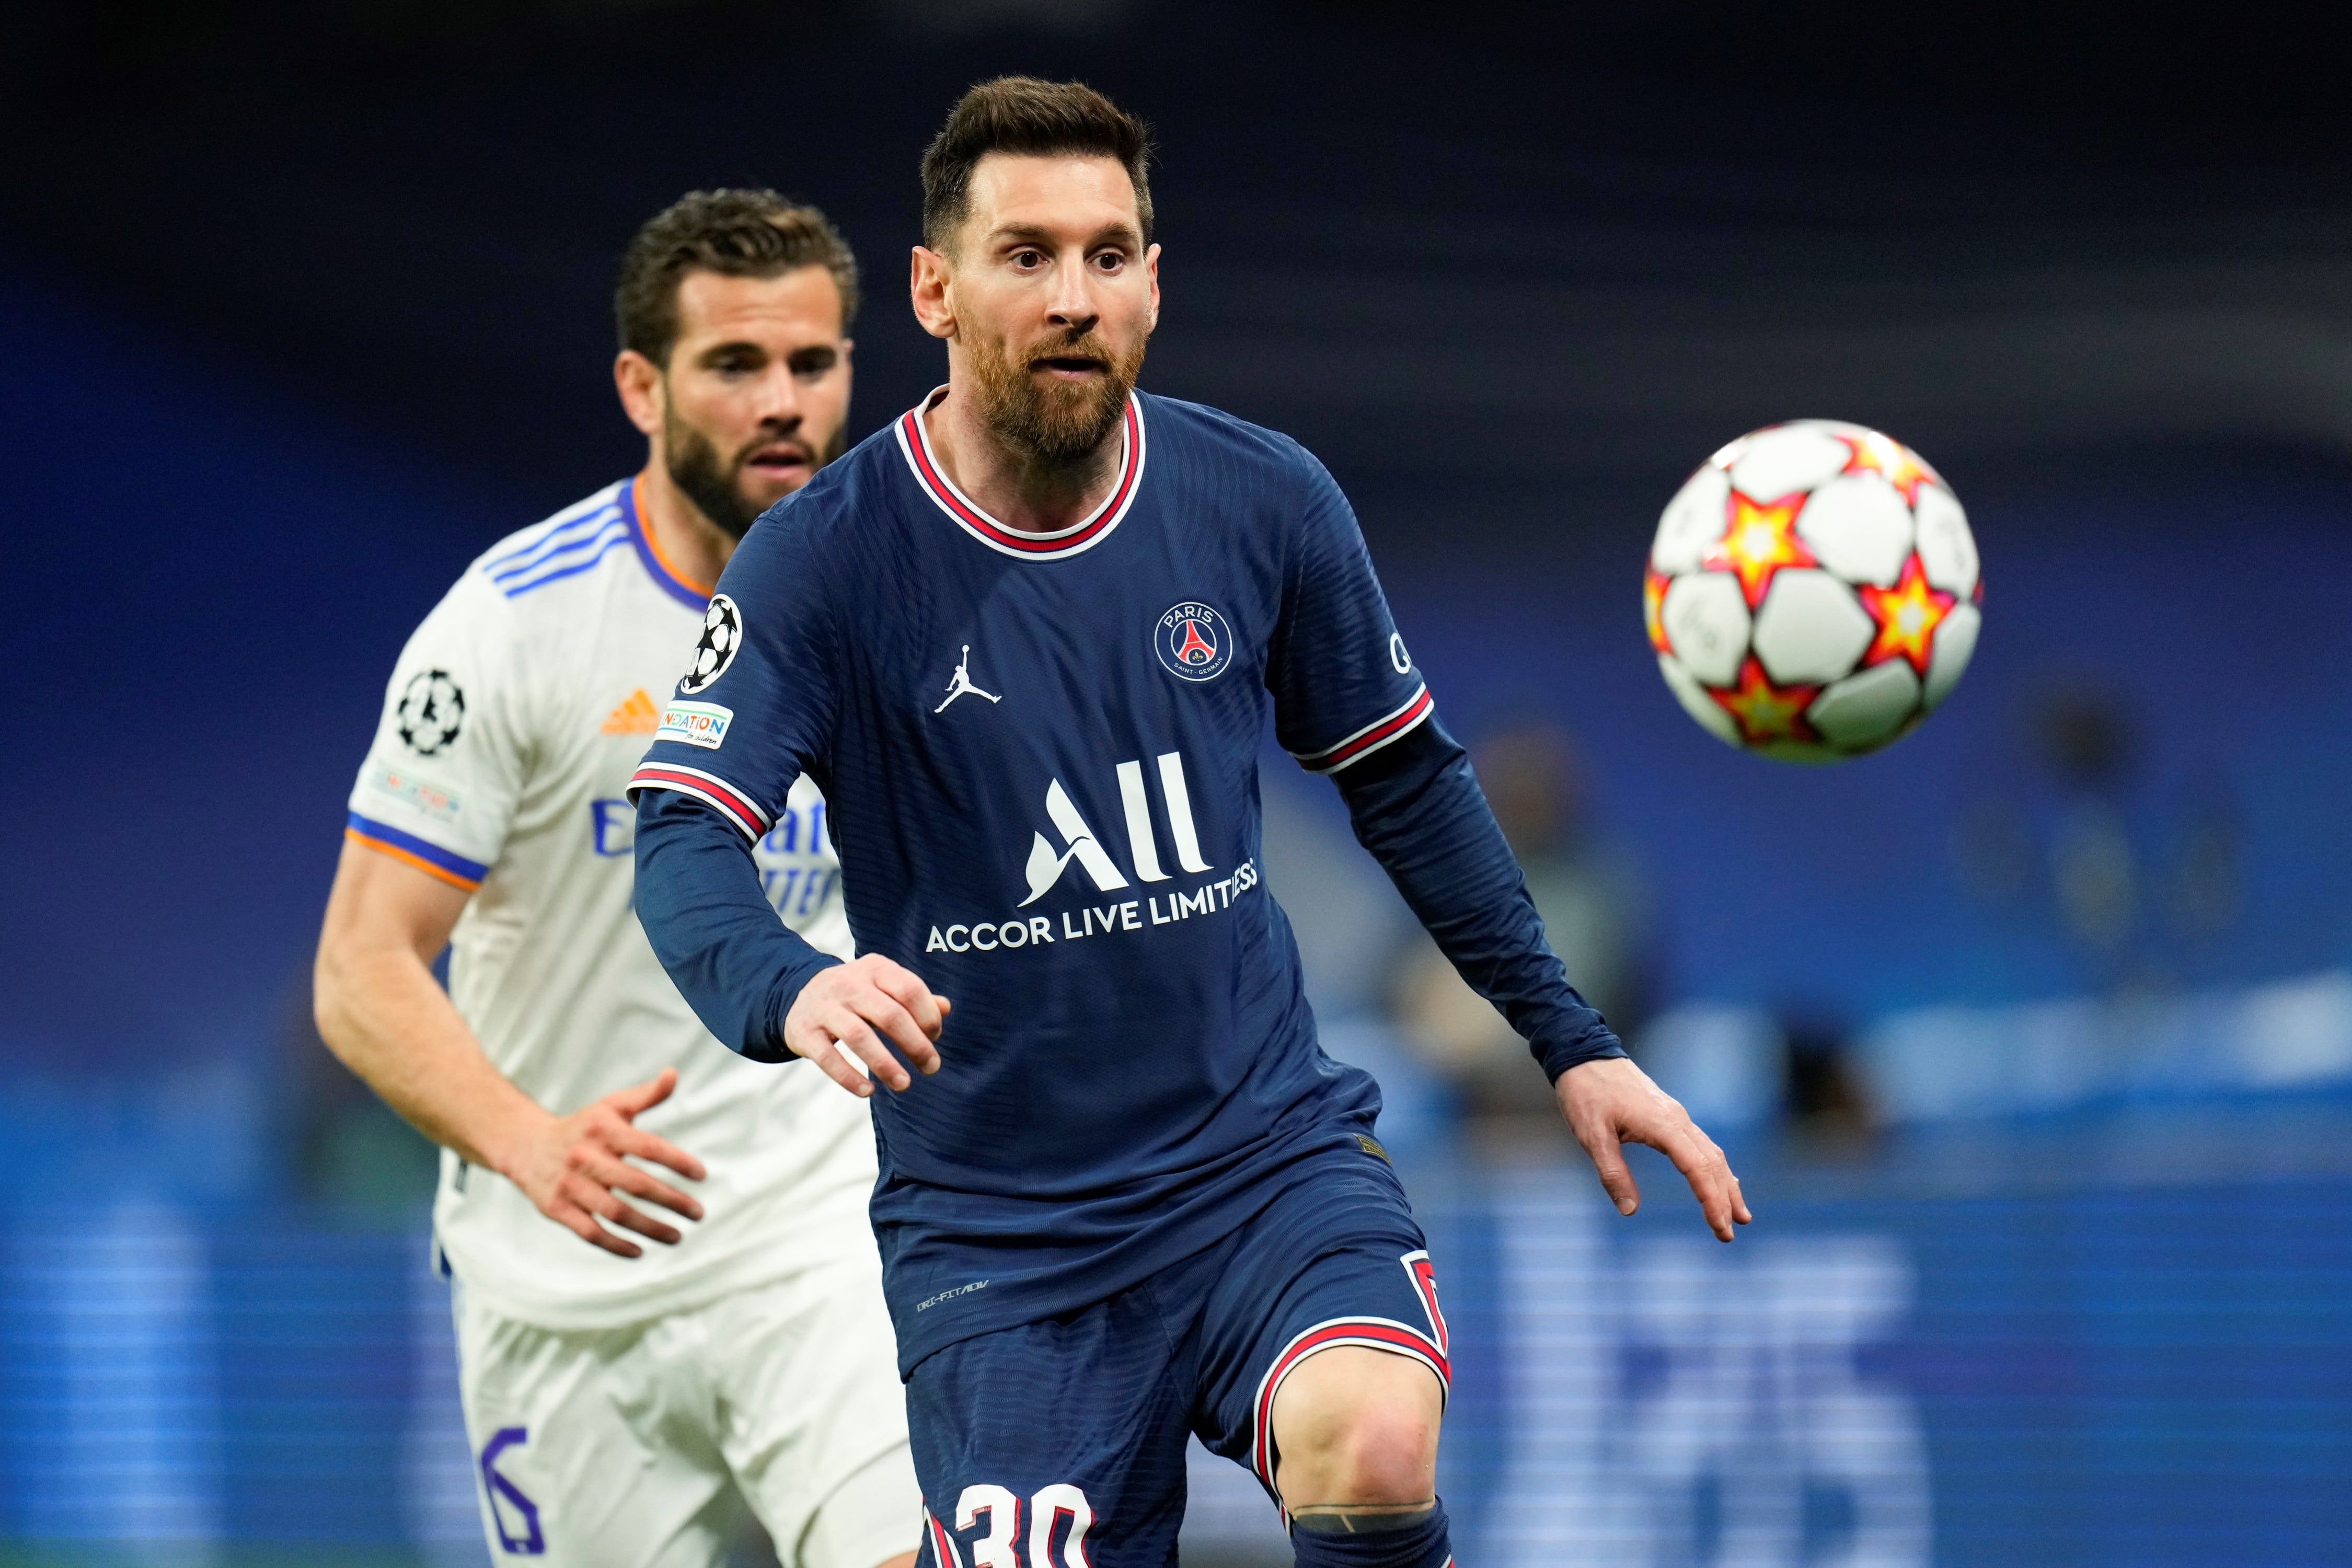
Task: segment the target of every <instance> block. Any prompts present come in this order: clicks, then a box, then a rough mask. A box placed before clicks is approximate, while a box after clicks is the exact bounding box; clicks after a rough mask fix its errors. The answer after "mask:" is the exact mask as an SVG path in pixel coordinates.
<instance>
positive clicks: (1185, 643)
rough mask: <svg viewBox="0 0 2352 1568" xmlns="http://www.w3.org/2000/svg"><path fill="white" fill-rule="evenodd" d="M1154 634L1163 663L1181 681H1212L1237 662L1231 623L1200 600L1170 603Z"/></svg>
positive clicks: (1154, 628) (1153, 630)
mask: <svg viewBox="0 0 2352 1568" xmlns="http://www.w3.org/2000/svg"><path fill="white" fill-rule="evenodd" d="M1152 637H1153V640H1154V644H1155V646H1157V647H1158V648H1159V649H1160V663H1162V664H1164V665H1166V666H1167V667H1168V673H1169V674H1171V675H1172V676H1175V677H1176V678H1177V679H1180V680H1213V679H1216V678H1217V677H1218V676H1220V675H1223V673H1224V672H1225V666H1227V665H1229V664H1231V663H1233V661H1234V629H1233V627H1232V626H1231V625H1229V624H1228V623H1227V622H1226V620H1225V617H1224V616H1221V615H1219V614H1218V613H1217V612H1216V611H1215V610H1213V609H1212V608H1210V607H1209V606H1208V605H1204V604H1202V603H1201V602H1200V601H1199V600H1198V599H1187V600H1185V601H1184V602H1183V603H1181V604H1179V605H1171V606H1170V607H1169V610H1168V613H1167V614H1166V615H1164V616H1160V624H1159V625H1158V626H1155V627H1153V628H1152Z"/></svg>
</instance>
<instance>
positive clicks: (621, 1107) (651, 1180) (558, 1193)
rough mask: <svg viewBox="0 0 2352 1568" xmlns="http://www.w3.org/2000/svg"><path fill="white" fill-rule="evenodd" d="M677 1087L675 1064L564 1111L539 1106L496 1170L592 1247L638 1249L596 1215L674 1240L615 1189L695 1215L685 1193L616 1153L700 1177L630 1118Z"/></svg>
mask: <svg viewBox="0 0 2352 1568" xmlns="http://www.w3.org/2000/svg"><path fill="white" fill-rule="evenodd" d="M676 1088H677V1068H663V1069H662V1071H661V1076H660V1077H658V1078H656V1079H650V1080H649V1081H647V1082H645V1083H641V1084H637V1085H635V1087H633V1088H630V1089H615V1090H614V1091H613V1092H612V1093H611V1094H608V1095H606V1096H604V1099H602V1100H597V1101H595V1102H594V1103H593V1104H591V1105H587V1106H584V1107H583V1108H582V1109H580V1110H575V1111H573V1112H572V1114H571V1115H569V1116H545V1115H544V1114H543V1113H542V1115H541V1120H539V1121H537V1122H536V1123H535V1124H534V1126H533V1127H532V1128H531V1130H530V1131H529V1132H528V1133H527V1134H526V1135H525V1137H524V1138H523V1140H522V1142H521V1146H520V1150H519V1151H518V1152H517V1153H516V1154H515V1155H514V1156H513V1157H512V1158H511V1159H509V1160H507V1161H505V1162H502V1165H501V1169H502V1173H504V1174H505V1175H506V1176H507V1177H508V1178H509V1180H511V1181H512V1182H513V1183H514V1184H515V1185H516V1186H518V1187H520V1188H521V1189H522V1191H523V1195H524V1196H526V1197H528V1198H530V1201H531V1202H532V1204H534V1205H537V1207H538V1209H539V1212H540V1213H541V1214H543V1215H546V1216H547V1217H548V1218H550V1219H551V1220H553V1221H554V1222H555V1223H556V1224H558V1225H560V1226H564V1227H565V1228H566V1229H568V1230H570V1231H571V1232H572V1234H573V1235H575V1236H577V1237H580V1239H581V1240H583V1241H584V1242H587V1243H588V1244H589V1245H590V1246H592V1247H603V1248H604V1250H605V1251H607V1252H612V1253H617V1254H619V1255H620V1256H621V1257H623V1258H635V1257H637V1256H639V1255H640V1254H642V1253H643V1252H644V1251H645V1248H643V1247H639V1246H638V1245H637V1244H636V1243H635V1242H634V1241H631V1240H630V1239H629V1238H628V1237H625V1236H615V1235H614V1233H613V1232H612V1231H611V1230H609V1229H607V1228H605V1226H603V1225H600V1224H598V1223H597V1222H598V1220H599V1218H600V1217H601V1218H602V1219H604V1220H609V1221H610V1222H611V1223H612V1224H614V1225H617V1226H622V1227H623V1228H625V1229H628V1230H634V1231H635V1232H636V1233H637V1234H638V1235H639V1236H642V1237H647V1238H648V1239H650V1240H653V1241H658V1242H660V1243H661V1244H662V1245H663V1246H665V1247H669V1246H675V1245H676V1244H677V1240H678V1234H679V1233H678V1231H677V1227H676V1226H669V1225H665V1224H664V1223H663V1222H661V1221H660V1220H658V1219H656V1218H655V1217H654V1216H653V1215H649V1214H647V1213H646V1212H645V1211H644V1210H643V1209H641V1208H639V1207H637V1206H636V1205H635V1204H632V1203H628V1202H625V1200H624V1199H623V1198H622V1197H621V1195H620V1194H623V1193H626V1194H629V1195H630V1196H631V1197H638V1198H643V1199H645V1200H646V1202H647V1203H650V1204H658V1205H661V1206H662V1207H664V1208H666V1209H669V1210H671V1211H673V1212H675V1213H677V1214H681V1215H685V1216H686V1217H687V1218H688V1219H700V1218H701V1217H702V1205H700V1204H698V1203H697V1202H696V1201H695V1200H694V1199H693V1198H691V1197H689V1196H688V1195H687V1194H684V1193H681V1192H679V1191H678V1190H677V1188H676V1187H673V1186H671V1185H669V1184H667V1183H666V1182H663V1181H661V1180H659V1179H658V1178H656V1176H654V1175H653V1174H652V1173H649V1172H647V1171H646V1170H645V1169H644V1168H643V1167H641V1166H637V1165H632V1164H630V1163H628V1162H627V1161H626V1160H625V1159H623V1158H622V1156H623V1155H626V1154H634V1155H635V1156H636V1157H637V1158H638V1159H641V1160H650V1161H652V1162H653V1163H656V1164H657V1165H666V1166H667V1167H668V1168H669V1169H671V1170H673V1171H676V1172H677V1173H678V1174H679V1175H681V1176H684V1177H685V1178H686V1179H687V1180H688V1181H691V1182H698V1181H700V1180H702V1178H703V1174H704V1173H703V1169H702V1162H701V1161H699V1160H698V1159H696V1158H695V1157H694V1156H693V1155H691V1154H688V1153H687V1152H685V1151H684V1150H682V1149H679V1148H678V1147H677V1145H675V1144H673V1143H671V1142H669V1140H667V1138H657V1137H656V1136H655V1135H654V1134H652V1133H650V1132H647V1131H645V1130H644V1129H643V1128H640V1127H638V1126H636V1125H635V1121H636V1119H637V1117H638V1116H640V1115H641V1114H643V1113H644V1112H645V1111H646V1110H650V1109H651V1108H652V1107H654V1106H656V1105H659V1104H660V1103H661V1102H662V1101H663V1100H667V1099H668V1098H669V1097H670V1091H671V1090H673V1089H676Z"/></svg>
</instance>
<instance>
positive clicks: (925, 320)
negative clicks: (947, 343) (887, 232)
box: [907, 245, 956, 338]
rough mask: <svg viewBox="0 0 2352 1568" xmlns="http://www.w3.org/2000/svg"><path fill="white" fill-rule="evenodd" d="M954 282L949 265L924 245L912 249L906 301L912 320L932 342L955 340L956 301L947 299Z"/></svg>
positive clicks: (944, 259) (934, 251)
mask: <svg viewBox="0 0 2352 1568" xmlns="http://www.w3.org/2000/svg"><path fill="white" fill-rule="evenodd" d="M954 281H955V266H954V264H953V263H952V262H950V261H949V259H948V258H946V257H944V256H942V255H940V253H939V252H938V251H936V250H933V249H932V248H931V247H929V246H927V245H919V246H917V247H915V253H914V256H913V257H912V258H910V264H909V266H908V270H907V298H908V302H909V303H911V304H912V305H913V306H914V307H915V320H916V321H919V322H921V323H922V326H923V331H927V332H929V333H930V334H931V336H933V337H935V338H951V337H953V336H955V331H956V319H955V301H954V300H952V299H951V298H950V295H949V289H950V285H952V284H953V283H954Z"/></svg>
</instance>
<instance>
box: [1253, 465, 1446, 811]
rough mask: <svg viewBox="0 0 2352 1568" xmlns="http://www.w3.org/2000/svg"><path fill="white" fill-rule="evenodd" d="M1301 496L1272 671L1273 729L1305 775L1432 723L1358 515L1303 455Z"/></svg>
mask: <svg viewBox="0 0 2352 1568" xmlns="http://www.w3.org/2000/svg"><path fill="white" fill-rule="evenodd" d="M1299 458H1300V461H1301V463H1302V464H1303V465H1304V467H1305V470H1306V472H1305V480H1306V483H1305V496H1304V500H1303V504H1302V505H1301V507H1300V509H1299V512H1298V517H1297V523H1296V524H1295V528H1294V532H1293V534H1292V538H1291V548H1290V552H1289V559H1288V561H1287V562H1286V569H1285V577H1284V586H1283V601H1282V616H1281V621H1280V623H1279V625H1277V626H1276V629H1275V635H1274V639H1273V643H1272V646H1271V647H1270V649H1269V658H1268V661H1267V668H1266V687H1267V689H1268V690H1270V691H1271V692H1272V693H1273V695H1274V727H1275V736H1276V739H1277V740H1278V741H1280V742H1281V743H1282V748H1283V750H1285V751H1286V752H1289V753H1290V754H1291V755H1292V756H1293V757H1295V758H1296V759H1297V762H1298V765H1299V766H1301V767H1303V768H1305V769H1306V770H1307V772H1309V773H1339V772H1340V771H1341V770H1343V769H1345V768H1348V767H1349V766H1352V765H1353V764H1355V763H1359V762H1361V761H1362V760H1363V759H1364V758H1366V757H1368V756H1370V755H1371V754H1373V753H1374V752H1378V751H1380V750H1381V748H1382V747H1385V746H1389V745H1392V744H1394V743H1395V742H1397V741H1398V740H1400V739H1402V737H1404V736H1405V735H1408V734H1410V733H1412V731H1414V730H1415V729H1417V728H1418V727H1419V726H1421V725H1422V724H1423V723H1424V722H1426V721H1427V720H1428V718H1429V715H1430V710H1431V705H1430V697H1429V686H1428V683H1427V682H1425V681H1424V680H1423V679H1422V677H1421V671H1420V670H1419V669H1418V668H1415V667H1414V665H1413V662H1412V655H1411V654H1410V653H1409V652H1407V651H1406V648H1405V645H1404V638H1403V637H1401V636H1399V635H1398V633H1397V629H1396V622H1395V621H1394V619H1393V618H1391V616H1390V615H1389V605H1388V599H1387V597H1386V596H1385V595H1382V594H1381V584H1380V579H1379V578H1378V577H1377V576H1375V575H1374V574H1373V573H1372V558H1371V555H1370V552H1368V551H1367V550H1365V548H1364V536H1363V533H1362V531H1361V530H1360V529H1359V528H1358V527H1357V526H1356V514H1355V512H1354V510H1352V509H1350V508H1349V505H1348V499H1347V497H1345V496H1343V495H1341V494H1340V493H1339V485H1338V484H1337V483H1336V482H1334V480H1333V479H1332V478H1331V476H1330V475H1329V474H1328V472H1326V471H1325V469H1324V468H1323V465H1322V464H1320V463H1318V462H1317V461H1316V460H1315V459H1314V458H1311V457H1308V456H1307V455H1306V454H1305V453H1304V452H1302V453H1300V454H1299Z"/></svg>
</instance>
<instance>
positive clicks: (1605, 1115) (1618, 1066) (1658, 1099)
mask: <svg viewBox="0 0 2352 1568" xmlns="http://www.w3.org/2000/svg"><path fill="white" fill-rule="evenodd" d="M1552 1092H1553V1093H1554V1094H1556V1095H1557V1096H1558V1097H1559V1113H1560V1115H1561V1116H1563V1117H1565V1118H1566V1119H1567V1121H1568V1127H1569V1131H1571V1132H1573V1133H1575V1134H1576V1141H1577V1142H1579V1143H1581V1144H1583V1145H1584V1152H1586V1153H1587V1154H1590V1155H1591V1157H1592V1165H1593V1169H1595V1170H1596V1171H1598V1172H1600V1173H1601V1186H1602V1187H1603V1188H1605V1189H1606V1190H1607V1191H1608V1194H1609V1197H1610V1201H1611V1202H1612V1203H1614V1204H1615V1205H1617V1212H1618V1213H1619V1214H1626V1215H1629V1214H1632V1213H1633V1211H1634V1210H1635V1209H1637V1208H1639V1207H1641V1206H1642V1191H1641V1189H1640V1188H1639V1187H1637V1186H1635V1185H1634V1184H1633V1172H1631V1171H1629V1170H1627V1169H1626V1168H1625V1155H1624V1152H1623V1151H1622V1148H1621V1147H1620V1145H1622V1144H1626V1143H1647V1144H1648V1145H1649V1146H1650V1147H1651V1148H1653V1149H1655V1150H1656V1151H1657V1152H1659V1153H1661V1154H1664V1156H1665V1157H1666V1158H1667V1159H1669V1160H1672V1161H1673V1162H1674V1163H1675V1169H1676V1170H1678V1171H1680V1172H1681V1173H1683V1176H1684V1179H1685V1180H1686V1181H1688V1182H1689V1183H1690V1188H1691V1195H1692V1196H1693V1197H1696V1199H1698V1206H1699V1210H1700V1212H1701V1213H1702V1214H1704V1215H1706V1223H1707V1228H1708V1229H1710V1230H1712V1231H1714V1232H1715V1236H1716V1239H1717V1240H1718V1241H1729V1240H1730V1239H1731V1237H1732V1230H1731V1227H1732V1226H1733V1224H1734V1223H1735V1222H1736V1223H1738V1224H1740V1225H1746V1224H1747V1223H1748V1221H1749V1220H1750V1219H1752V1218H1753V1217H1754V1216H1753V1215H1750V1214H1749V1213H1748V1200H1747V1199H1746V1198H1744V1197H1741V1196H1740V1195H1739V1178H1738V1176H1735V1175H1733V1174H1732V1173H1731V1162H1730V1161H1728V1160H1727V1159H1725V1158H1724V1157H1723V1151H1722V1150H1720V1149H1718V1148H1717V1147H1716V1146H1715V1140H1714V1139H1712V1138H1709V1137H1708V1136H1707V1135H1706V1133H1704V1132H1702V1131H1699V1128H1698V1124H1697V1123H1696V1122H1695V1121H1692V1120H1691V1119H1690V1114H1689V1112H1687V1111H1685V1110H1683V1108H1682V1103H1681V1101H1679V1100H1675V1098H1674V1097H1673V1096H1672V1095H1669V1094H1668V1093H1666V1091H1665V1090H1664V1089H1660V1088H1659V1087H1658V1086H1657V1085H1656V1084H1654V1083H1653V1082H1651V1081H1650V1075H1649V1074H1648V1073H1645V1072H1643V1070H1642V1069H1641V1068H1638V1067H1636V1066H1634V1065H1633V1063H1632V1062H1630V1061H1628V1060H1626V1059H1625V1058H1622V1057H1614V1058H1607V1059H1605V1060H1601V1061H1591V1062H1584V1063H1581V1064H1580V1065H1578V1066H1576V1067H1572V1068H1569V1069H1568V1070H1567V1071H1566V1072H1564V1073H1562V1074H1560V1075H1559V1081H1558V1082H1556V1083H1555V1084H1553V1086H1552Z"/></svg>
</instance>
